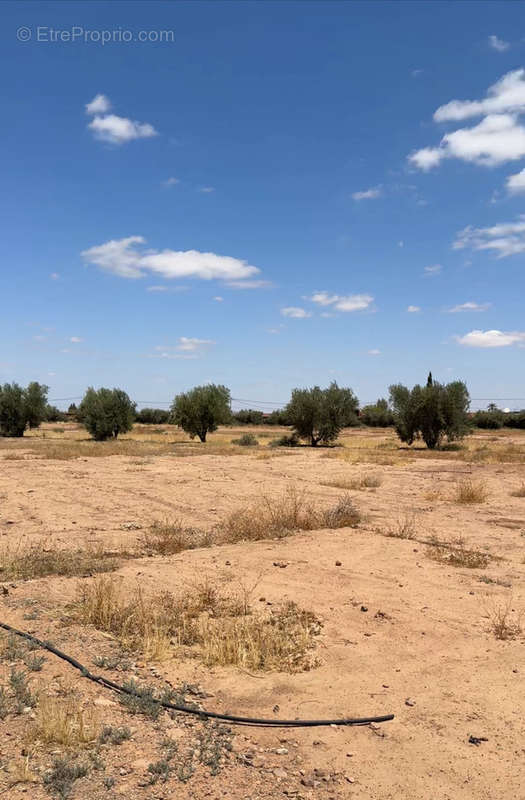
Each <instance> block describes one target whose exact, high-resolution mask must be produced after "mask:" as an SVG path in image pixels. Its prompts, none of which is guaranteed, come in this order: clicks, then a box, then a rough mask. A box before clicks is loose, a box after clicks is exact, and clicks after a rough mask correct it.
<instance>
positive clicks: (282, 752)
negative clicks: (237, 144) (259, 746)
mask: <svg viewBox="0 0 525 800" xmlns="http://www.w3.org/2000/svg"><path fill="white" fill-rule="evenodd" d="M274 753H276V754H277V755H278V756H287V755H288V748H287V747H277V748H276V749H275V750H274Z"/></svg>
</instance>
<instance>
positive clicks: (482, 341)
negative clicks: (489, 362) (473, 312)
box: [456, 330, 525, 347]
mask: <svg viewBox="0 0 525 800" xmlns="http://www.w3.org/2000/svg"><path fill="white" fill-rule="evenodd" d="M456 340H457V341H458V342H459V344H462V345H465V346H466V347H510V346H511V345H513V344H519V345H523V344H525V331H510V332H504V331H498V330H492V331H470V333H466V334H465V335H464V336H456Z"/></svg>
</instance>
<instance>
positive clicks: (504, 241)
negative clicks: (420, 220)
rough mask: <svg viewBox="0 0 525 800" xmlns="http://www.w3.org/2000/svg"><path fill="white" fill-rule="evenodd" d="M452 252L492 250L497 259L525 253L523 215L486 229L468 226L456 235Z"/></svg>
mask: <svg viewBox="0 0 525 800" xmlns="http://www.w3.org/2000/svg"><path fill="white" fill-rule="evenodd" d="M452 247H453V248H454V250H463V249H465V248H470V249H471V250H492V251H493V252H494V253H495V254H496V256H497V258H505V257H507V256H513V255H516V254H518V253H523V252H525V214H521V215H520V216H519V217H518V219H517V220H516V221H515V222H502V223H499V224H497V225H492V226H490V227H487V228H473V227H472V226H471V225H468V226H467V227H466V228H463V230H462V231H459V233H458V234H457V235H456V239H455V241H454V243H453V245H452Z"/></svg>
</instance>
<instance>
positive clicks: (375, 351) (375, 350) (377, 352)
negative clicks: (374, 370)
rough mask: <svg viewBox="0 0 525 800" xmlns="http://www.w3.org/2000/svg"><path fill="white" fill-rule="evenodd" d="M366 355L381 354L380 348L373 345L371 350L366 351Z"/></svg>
mask: <svg viewBox="0 0 525 800" xmlns="http://www.w3.org/2000/svg"><path fill="white" fill-rule="evenodd" d="M368 355H369V356H380V355H381V350H378V349H377V348H376V347H375V348H373V349H372V350H369V351H368Z"/></svg>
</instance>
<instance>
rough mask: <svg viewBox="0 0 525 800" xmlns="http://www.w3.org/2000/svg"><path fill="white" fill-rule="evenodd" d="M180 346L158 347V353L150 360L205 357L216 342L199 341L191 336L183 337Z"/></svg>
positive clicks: (210, 340) (179, 341)
mask: <svg viewBox="0 0 525 800" xmlns="http://www.w3.org/2000/svg"><path fill="white" fill-rule="evenodd" d="M177 341H178V344H176V345H174V346H172V345H157V346H156V347H155V350H156V352H155V353H154V354H153V355H150V358H167V359H194V358H200V357H201V356H203V355H204V354H205V353H206V352H207V351H208V350H209V349H210V347H213V345H214V344H216V342H215V341H214V340H213V339H197V338H195V337H190V336H181V337H180V338H179V339H178V340H177Z"/></svg>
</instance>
